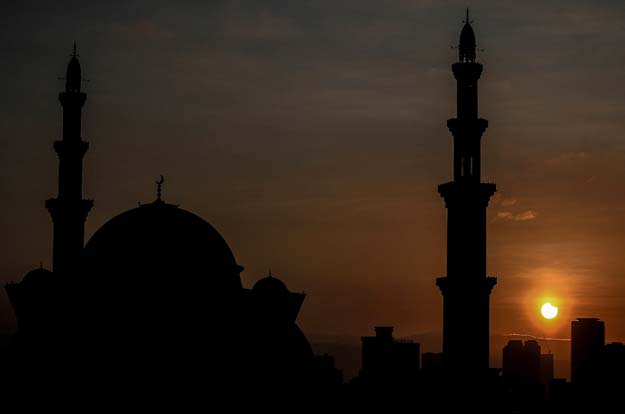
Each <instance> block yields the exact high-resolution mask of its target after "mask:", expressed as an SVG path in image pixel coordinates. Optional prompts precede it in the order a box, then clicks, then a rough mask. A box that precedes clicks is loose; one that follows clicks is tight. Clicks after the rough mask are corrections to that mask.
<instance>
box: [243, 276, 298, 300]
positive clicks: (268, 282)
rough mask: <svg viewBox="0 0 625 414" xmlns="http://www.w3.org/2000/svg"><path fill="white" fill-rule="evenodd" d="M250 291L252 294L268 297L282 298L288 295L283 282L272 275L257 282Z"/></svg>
mask: <svg viewBox="0 0 625 414" xmlns="http://www.w3.org/2000/svg"><path fill="white" fill-rule="evenodd" d="M252 290H253V291H254V293H259V294H262V295H268V296H284V295H288V294H289V293H290V291H289V289H288V288H287V287H286V285H285V284H284V282H283V281H281V280H280V279H278V278H276V277H273V276H272V275H269V276H267V277H264V278H262V279H260V280H258V281H257V282H256V283H255V284H254V287H252Z"/></svg>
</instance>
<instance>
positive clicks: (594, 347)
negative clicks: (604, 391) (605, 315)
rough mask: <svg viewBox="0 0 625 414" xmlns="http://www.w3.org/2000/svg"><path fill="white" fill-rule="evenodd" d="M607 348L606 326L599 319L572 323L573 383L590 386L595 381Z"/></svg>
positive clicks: (579, 320)
mask: <svg viewBox="0 0 625 414" xmlns="http://www.w3.org/2000/svg"><path fill="white" fill-rule="evenodd" d="M604 346H605V325H604V323H603V321H602V320H599V319H597V318H577V320H574V321H572V322H571V382H573V383H574V384H590V383H591V382H592V381H593V379H595V374H596V373H597V371H598V365H599V363H600V358H601V356H602V353H603V348H604Z"/></svg>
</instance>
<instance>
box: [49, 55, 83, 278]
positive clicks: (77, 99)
mask: <svg viewBox="0 0 625 414" xmlns="http://www.w3.org/2000/svg"><path fill="white" fill-rule="evenodd" d="M81 82H82V75H81V72H80V63H79V62H78V55H77V54H76V44H74V53H73V54H72V58H71V59H70V61H69V64H68V65H67V73H66V75H65V91H64V92H61V93H59V101H60V102H61V106H63V139H62V140H61V141H55V142H54V150H55V151H56V153H57V155H58V157H59V188H58V195H57V197H56V198H51V199H49V200H47V201H46V208H47V209H48V211H49V212H50V215H51V216H52V222H53V224H54V239H53V270H54V272H61V273H62V272H67V271H71V268H72V266H73V264H75V263H76V262H77V261H78V258H79V255H80V252H81V251H82V249H83V247H84V233H85V219H86V218H87V214H89V210H91V207H93V201H92V200H84V199H83V198H82V159H83V156H84V155H85V153H86V152H87V149H88V148H89V144H88V143H87V142H85V141H83V140H82V137H81V136H80V129H81V113H82V107H83V105H84V104H85V100H86V99H87V95H86V94H85V93H83V92H81V91H80V86H81Z"/></svg>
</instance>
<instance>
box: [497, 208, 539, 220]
mask: <svg viewBox="0 0 625 414" xmlns="http://www.w3.org/2000/svg"><path fill="white" fill-rule="evenodd" d="M536 216H537V214H536V212H534V211H533V210H527V211H524V212H522V213H516V214H515V213H511V212H509V211H502V212H499V213H497V217H496V218H495V220H508V221H528V220H534V219H535V218H536Z"/></svg>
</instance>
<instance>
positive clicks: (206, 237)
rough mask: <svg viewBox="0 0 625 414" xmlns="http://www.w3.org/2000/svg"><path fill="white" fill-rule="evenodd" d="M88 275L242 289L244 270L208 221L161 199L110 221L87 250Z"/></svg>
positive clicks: (115, 280) (216, 289) (122, 280)
mask: <svg viewBox="0 0 625 414" xmlns="http://www.w3.org/2000/svg"><path fill="white" fill-rule="evenodd" d="M84 266H85V267H86V269H85V270H87V272H88V273H89V274H91V275H92V274H94V273H95V274H96V278H97V275H102V276H103V277H106V278H107V279H108V281H109V283H111V282H112V283H119V284H122V285H126V286H127V285H129V284H133V283H136V282H138V283H143V284H144V286H147V285H148V284H165V286H167V285H170V286H171V285H172V284H176V285H184V286H186V288H187V289H191V288H192V287H205V288H207V289H208V290H211V291H213V293H215V294H216V293H217V292H219V294H222V293H225V292H235V291H239V290H240V289H241V288H242V286H241V280H240V277H239V273H240V272H241V271H242V270H243V268H242V267H241V266H239V265H238V264H237V263H236V260H235V258H234V255H233V254H232V251H231V250H230V247H229V246H228V244H227V243H226V241H225V240H224V239H223V237H222V236H221V234H219V232H218V231H217V230H215V228H214V227H213V226H211V225H210V224H209V223H208V222H206V221H205V220H203V219H202V218H200V217H199V216H197V215H195V214H193V213H190V212H188V211H186V210H184V209H181V208H178V207H177V206H175V205H172V204H167V203H165V202H163V201H161V200H160V198H159V199H158V200H157V201H155V202H153V203H151V204H145V205H140V206H139V207H138V208H135V209H132V210H129V211H126V212H124V213H121V214H120V215H118V216H116V217H114V218H112V219H111V220H109V221H108V222H107V223H105V224H104V225H103V226H102V227H101V228H100V229H99V230H98V231H97V232H96V233H95V234H94V235H93V236H92V237H91V239H90V240H89V242H88V243H87V245H86V246H85V250H84Z"/></svg>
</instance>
